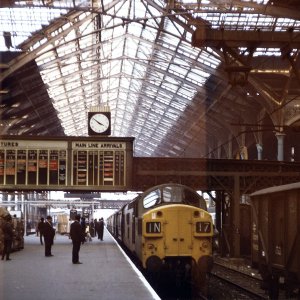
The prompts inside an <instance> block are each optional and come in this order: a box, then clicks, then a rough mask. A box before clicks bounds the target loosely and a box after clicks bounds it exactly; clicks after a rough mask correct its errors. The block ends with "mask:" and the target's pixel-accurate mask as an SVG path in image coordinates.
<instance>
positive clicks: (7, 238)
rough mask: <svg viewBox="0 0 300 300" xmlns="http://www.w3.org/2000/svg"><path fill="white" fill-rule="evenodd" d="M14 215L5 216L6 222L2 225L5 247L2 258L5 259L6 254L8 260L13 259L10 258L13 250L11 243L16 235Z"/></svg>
mask: <svg viewBox="0 0 300 300" xmlns="http://www.w3.org/2000/svg"><path fill="white" fill-rule="evenodd" d="M11 221H12V217H11V215H7V216H5V217H4V224H3V226H2V231H3V235H4V248H3V253H2V258H1V259H2V260H4V256H5V255H6V260H11V259H10V258H9V255H10V252H11V245H12V241H13V236H14V230H13V225H12V222H11Z"/></svg>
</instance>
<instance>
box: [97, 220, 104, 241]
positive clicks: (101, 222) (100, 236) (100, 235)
mask: <svg viewBox="0 0 300 300" xmlns="http://www.w3.org/2000/svg"><path fill="white" fill-rule="evenodd" d="M103 233H104V220H103V218H101V219H99V224H98V239H100V240H101V241H103Z"/></svg>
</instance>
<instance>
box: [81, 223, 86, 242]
mask: <svg viewBox="0 0 300 300" xmlns="http://www.w3.org/2000/svg"><path fill="white" fill-rule="evenodd" d="M80 225H81V230H82V233H83V236H84V239H83V240H82V244H84V242H85V237H86V223H85V218H84V217H81V222H80Z"/></svg>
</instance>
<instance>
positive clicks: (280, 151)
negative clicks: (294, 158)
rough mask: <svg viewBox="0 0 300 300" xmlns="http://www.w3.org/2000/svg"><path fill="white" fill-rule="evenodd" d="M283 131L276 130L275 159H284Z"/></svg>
mask: <svg viewBox="0 0 300 300" xmlns="http://www.w3.org/2000/svg"><path fill="white" fill-rule="evenodd" d="M284 137H285V133H282V132H276V138H277V160H278V161H283V159H284V150H283V142H284Z"/></svg>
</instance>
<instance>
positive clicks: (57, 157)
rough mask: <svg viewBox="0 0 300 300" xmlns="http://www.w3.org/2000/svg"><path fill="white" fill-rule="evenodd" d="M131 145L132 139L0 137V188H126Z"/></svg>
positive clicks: (129, 170) (128, 178)
mask: <svg viewBox="0 0 300 300" xmlns="http://www.w3.org/2000/svg"><path fill="white" fill-rule="evenodd" d="M18 138H19V139H18ZM132 144H133V138H113V137H109V138H97V140H95V137H84V138H78V137H66V138H61V137H59V138H57V139H55V138H49V139H47V138H45V139H44V138H43V139H41V138H39V137H37V138H34V137H25V138H23V137H22V138H21V137H18V136H15V137H11V136H8V137H1V139H0V188H1V189H3V190H5V189H9V190H12V189H14V190H18V189H43V190H111V191H122V190H127V188H129V187H130V183H131V169H132V166H131V165H132V148H133V145H132Z"/></svg>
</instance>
